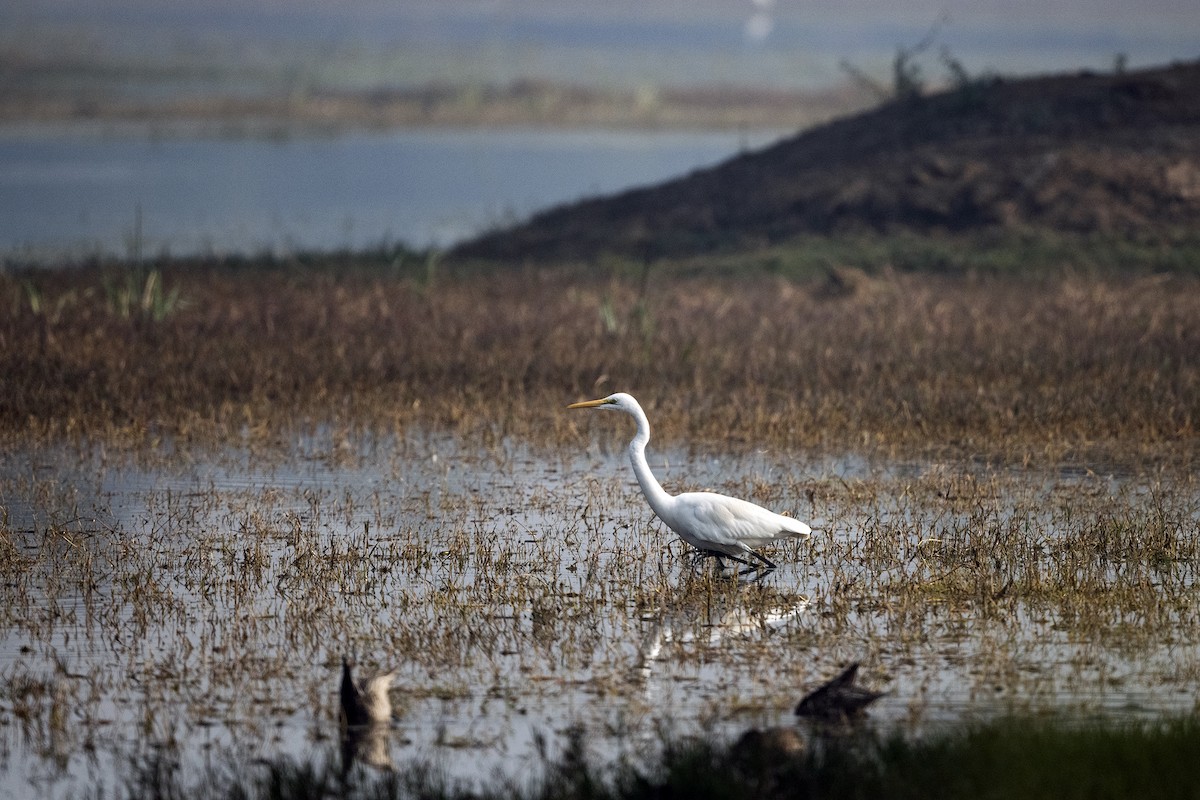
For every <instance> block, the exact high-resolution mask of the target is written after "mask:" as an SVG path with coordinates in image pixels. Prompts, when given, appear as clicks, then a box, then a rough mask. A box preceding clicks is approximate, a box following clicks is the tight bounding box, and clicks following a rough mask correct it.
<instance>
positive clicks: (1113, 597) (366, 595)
mask: <svg viewBox="0 0 1200 800" xmlns="http://www.w3.org/2000/svg"><path fill="white" fill-rule="evenodd" d="M651 464H652V466H653V467H654V469H655V470H656V472H657V473H658V474H659V475H660V477H661V478H662V480H663V482H664V484H665V485H666V486H667V488H668V489H669V490H672V491H679V490H682V489H685V488H686V489H696V488H709V489H715V490H718V491H724V492H728V493H731V494H738V495H740V496H744V497H750V498H752V499H754V500H756V501H758V502H760V503H762V504H764V505H768V506H770V507H772V508H776V509H778V510H781V511H787V512H788V513H792V514H795V515H796V516H799V517H802V518H805V519H810V520H813V521H814V523H815V524H816V525H817V526H818V530H817V532H816V533H815V534H814V536H813V539H812V540H811V541H809V542H794V543H789V544H787V545H785V546H782V547H778V548H775V549H774V550H773V551H772V553H771V557H772V559H773V560H775V561H777V562H778V563H779V565H780V568H779V569H778V570H776V571H775V572H772V573H769V574H767V575H764V576H761V577H760V576H754V577H756V578H758V579H756V580H750V579H749V577H750V576H747V577H746V578H744V579H743V580H741V581H739V580H737V579H736V577H734V576H731V575H718V574H715V573H714V572H713V571H712V567H711V565H705V566H703V567H701V568H699V569H697V568H696V567H694V566H693V564H692V560H691V558H690V556H689V553H688V552H687V549H686V548H685V547H684V546H683V545H682V544H681V543H680V542H679V541H678V540H677V539H676V538H675V537H674V536H673V535H672V534H670V532H669V531H665V530H664V529H662V527H661V525H660V524H658V523H657V522H656V521H655V520H654V518H653V516H652V515H651V513H650V512H649V509H648V508H647V507H646V505H645V503H644V501H643V499H642V498H641V496H640V494H639V493H638V490H637V487H636V484H635V483H634V481H633V478H632V474H631V472H630V470H629V468H628V464H627V463H625V460H624V455H623V452H622V448H620V447H619V446H610V444H609V443H608V442H607V441H606V440H605V441H597V442H594V443H592V444H591V445H590V446H584V447H582V448H579V449H577V450H572V449H569V448H568V449H565V450H564V451H562V452H561V453H547V452H546V451H544V450H541V449H538V448H534V447H530V446H527V445H524V444H522V443H520V442H512V441H503V442H501V443H499V444H495V445H491V446H486V447H485V446H483V445H481V444H480V443H476V442H469V441H462V440H458V439H455V438H453V437H451V436H448V435H444V434H423V433H412V434H410V435H408V436H405V437H402V438H399V439H398V438H396V437H394V436H382V435H380V436H375V435H369V434H368V435H361V436H346V435H344V434H334V433H333V432H331V431H330V432H325V433H322V434H318V435H316V436H311V437H310V436H304V437H299V436H298V437H296V438H295V439H294V440H293V441H291V442H288V443H283V444H282V445H281V446H279V447H273V448H269V449H268V450H266V451H264V450H263V449H262V448H261V447H257V446H249V445H247V446H246V447H234V448H230V449H227V450H223V451H194V450H191V449H188V448H186V447H182V446H180V447H179V448H174V447H173V446H172V445H171V444H170V443H168V444H167V445H165V446H164V449H163V450H162V451H161V452H160V453H158V454H152V456H151V457H150V458H141V459H129V458H116V457H110V456H108V455H106V453H105V452H104V450H103V448H99V447H96V448H94V449H93V448H90V447H86V446H85V447H83V448H82V449H79V448H76V447H73V446H64V447H61V448H51V449H39V450H32V451H28V452H20V451H15V452H7V453H4V454H3V455H2V456H0V505H2V506H3V511H4V515H3V521H4V525H3V528H2V533H3V538H2V539H0V544H2V545H4V546H5V547H6V551H5V556H6V563H8V567H7V568H6V572H5V574H4V576H3V577H4V582H3V589H2V595H0V599H2V601H3V610H2V611H0V672H2V673H3V674H4V675H5V677H6V679H7V685H8V691H7V692H6V693H5V695H3V696H0V794H5V793H7V794H15V795H17V796H20V795H23V794H29V793H36V794H39V795H42V796H57V795H67V794H72V793H77V792H78V791H79V790H80V788H81V787H85V786H86V787H96V786H100V787H103V786H112V785H116V784H119V782H120V780H121V776H122V775H125V774H126V773H127V770H128V767H129V764H130V762H131V761H134V762H135V761H137V760H138V759H146V758H151V757H153V756H155V754H166V755H168V756H169V757H171V758H172V759H178V760H179V761H180V763H182V764H183V765H184V768H185V772H186V771H189V770H190V771H191V772H190V773H189V774H195V775H199V774H201V773H202V771H203V769H204V767H205V765H206V764H209V763H213V759H216V760H217V762H218V763H219V761H220V759H223V758H229V759H234V760H241V761H243V762H246V763H248V762H249V761H250V760H252V759H254V758H275V757H278V756H280V755H293V756H295V757H298V758H311V757H316V758H329V759H333V760H336V759H337V757H338V756H337V755H336V754H337V752H338V742H339V728H338V724H337V696H336V689H337V680H338V676H339V666H340V659H341V657H342V656H343V655H345V654H351V655H353V656H354V657H356V658H357V660H358V662H359V663H360V665H361V666H362V668H363V669H364V670H371V669H376V668H388V667H393V666H394V667H398V668H399V670H400V677H399V679H398V682H397V683H398V685H397V689H396V690H395V691H394V692H393V697H394V700H395V702H396V705H397V712H398V716H397V720H396V723H395V725H394V726H393V727H392V729H391V730H390V732H389V733H388V734H387V735H386V736H385V737H384V738H383V740H382V741H381V742H380V743H378V744H379V745H380V750H379V752H378V753H377V754H376V756H377V757H378V760H382V761H386V762H391V763H394V764H398V765H401V764H404V763H408V762H410V761H413V760H417V761H423V762H426V763H434V764H437V765H440V766H441V767H442V768H444V769H445V770H446V771H447V773H448V774H450V775H452V776H457V777H458V778H461V779H462V780H464V781H469V780H475V779H478V778H480V776H483V777H484V778H485V779H489V778H491V777H492V776H493V775H504V776H509V777H512V776H519V775H529V774H531V773H532V772H535V771H536V770H537V769H538V768H539V765H540V764H541V760H540V756H539V747H540V745H539V741H545V742H548V743H549V745H548V746H549V747H550V748H551V751H552V752H553V751H554V749H555V748H557V747H558V746H559V745H560V744H561V741H562V736H563V735H565V734H566V732H567V731H569V730H570V729H572V728H574V727H581V728H582V729H584V730H585V731H587V736H588V742H589V747H590V748H591V751H592V754H593V755H594V756H595V757H597V758H600V759H604V760H610V759H615V758H629V759H636V758H639V757H641V754H644V753H647V752H653V750H654V748H655V747H656V746H657V745H658V744H659V743H660V742H661V740H660V738H659V736H660V731H661V730H663V729H664V728H665V729H668V730H672V731H674V732H676V733H677V734H679V735H684V734H690V733H708V734H710V735H714V736H718V737H724V736H734V735H736V734H737V733H738V732H739V731H740V730H743V729H745V728H746V727H749V726H753V725H771V724H792V722H791V713H790V712H791V708H792V707H793V706H794V704H795V702H796V701H797V700H798V699H799V697H800V695H801V694H802V693H803V692H804V691H807V690H809V689H811V688H813V687H815V686H816V685H818V684H819V683H820V682H821V681H822V680H824V679H825V678H827V677H829V676H830V675H832V674H833V673H834V672H835V671H836V670H837V669H838V667H839V666H841V665H844V664H846V663H849V662H850V661H861V662H862V663H863V680H864V682H866V683H868V684H870V685H874V686H876V687H877V688H884V689H887V690H888V692H889V694H888V695H887V697H885V698H884V699H883V700H881V701H880V702H879V704H878V705H877V706H876V707H874V709H873V713H872V724H876V725H879V726H883V727H889V726H903V727H905V728H910V729H914V730H921V729H923V728H924V727H926V726H928V725H931V724H940V723H942V722H947V721H949V722H954V721H960V720H962V719H964V718H967V719H969V718H972V717H976V716H980V717H982V716H987V715H991V714H995V713H999V712H1002V711H1006V710H1014V709H1016V710H1020V709H1029V708H1033V709H1046V708H1071V709H1076V710H1080V711H1082V712H1083V713H1089V714H1090V713H1108V714H1114V713H1115V714H1122V715H1128V714H1135V715H1140V716H1154V715H1157V714H1162V713H1171V712H1175V711H1180V710H1190V709H1191V707H1192V703H1193V701H1192V699H1191V693H1190V691H1188V689H1189V687H1190V686H1191V685H1193V683H1194V681H1192V680H1191V679H1190V677H1189V676H1190V675H1192V674H1193V673H1194V671H1195V669H1196V663H1195V661H1194V653H1195V652H1196V650H1195V648H1196V645H1197V644H1200V628H1198V625H1197V621H1196V620H1195V619H1194V618H1193V617H1194V615H1193V614H1192V612H1191V611H1190V608H1191V606H1190V597H1191V587H1192V586H1193V585H1194V580H1195V574H1194V573H1195V562H1194V561H1188V560H1184V559H1177V560H1172V559H1171V558H1169V557H1168V556H1167V555H1165V554H1164V556H1163V557H1162V558H1161V559H1160V558H1157V557H1156V558H1154V559H1151V560H1149V561H1145V560H1143V559H1142V558H1141V557H1139V556H1135V555H1132V554H1131V553H1132V550H1131V549H1129V548H1127V547H1124V546H1122V547H1113V549H1112V553H1111V554H1110V555H1105V556H1104V557H1102V558H1097V557H1095V556H1094V555H1089V553H1092V554H1094V553H1095V552H1096V548H1097V547H1098V546H1099V547H1107V546H1108V545H1105V544H1104V541H1105V540H1104V539H1103V538H1100V539H1094V540H1093V539H1089V538H1088V537H1095V536H1097V535H1103V536H1108V535H1109V534H1106V533H1104V532H1105V531H1108V530H1110V529H1111V530H1113V531H1116V533H1113V534H1111V535H1114V536H1119V535H1122V534H1120V532H1119V531H1120V529H1121V526H1125V527H1127V528H1130V530H1129V531H1127V535H1130V536H1137V537H1143V538H1145V537H1146V536H1150V535H1152V534H1156V532H1158V531H1160V530H1167V531H1175V532H1177V533H1180V534H1182V533H1184V532H1186V531H1189V530H1190V531H1193V532H1194V530H1195V526H1196V524H1197V520H1198V519H1200V512H1198V510H1197V509H1198V506H1200V503H1198V502H1197V493H1196V490H1195V487H1194V485H1191V484H1190V483H1189V482H1188V480H1187V478H1186V476H1184V477H1183V478H1180V479H1176V478H1171V477H1170V476H1165V477H1164V476H1162V475H1157V476H1143V475H1137V474H1121V473H1116V472H1106V471H1100V472H1099V473H1097V472H1096V471H1087V470H1062V471H1055V472H1052V473H1044V472H1027V471H1023V470H1007V471H1000V472H997V471H994V470H991V469H989V468H987V467H986V466H982V465H971V464H969V463H968V464H965V465H960V464H939V463H923V464H922V463H915V462H909V463H905V464H894V463H875V462H872V461H870V460H867V459H863V458H860V457H857V456H848V457H842V456H814V455H805V454H796V453H781V452H773V451H737V452H729V453H717V454H713V453H708V454H705V453H694V452H688V451H686V450H672V449H658V450H653V448H652V453H651ZM1156 517H1157V518H1161V519H1165V520H1166V522H1167V524H1166V525H1165V526H1161V525H1160V524H1159V523H1157V522H1154V521H1153V520H1154V519H1155V518H1156ZM1106 526H1107V527H1106ZM1139 526H1141V527H1139ZM1075 539H1084V540H1086V541H1084V543H1083V544H1082V545H1079V546H1076V545H1074V544H1072V542H1073V540H1075ZM1130 541H1132V540H1130ZM980 547H984V549H980ZM1122 554H1124V555H1122ZM1038 574H1044V576H1045V578H1046V579H1045V580H1044V581H1042V582H1039V579H1038V577H1037V575H1038ZM1006 576H1008V578H1009V579H1010V580H1012V579H1014V578H1015V581H1016V587H1017V588H1013V585H1012V584H1010V585H1007V586H1006V585H1005V579H1006ZM972 581H975V582H980V581H982V582H985V583H987V585H986V586H984V587H983V589H982V590H980V591H976V589H975V588H972V586H971V585H970V584H971V582H972ZM1072 581H1074V582H1075V583H1076V587H1075V589H1074V590H1073V591H1065V590H1064V586H1065V584H1066V583H1069V582H1072ZM964 587H965V588H964ZM364 760H366V759H364ZM356 768H359V769H371V767H367V766H363V765H361V764H360V765H359V766H358V767H356Z"/></svg>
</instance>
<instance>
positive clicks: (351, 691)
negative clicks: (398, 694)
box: [341, 657, 396, 727]
mask: <svg viewBox="0 0 1200 800" xmlns="http://www.w3.org/2000/svg"><path fill="white" fill-rule="evenodd" d="M395 677H396V672H395V671H392V672H385V673H383V674H382V675H376V676H375V677H373V678H369V679H368V680H365V681H363V682H362V683H361V684H358V683H355V682H354V678H353V677H352V676H351V675H350V660H349V659H347V658H345V657H343V658H342V689H341V698H342V713H343V714H345V716H346V724H347V725H348V726H351V727H355V726H359V725H374V724H376V723H380V722H390V721H391V719H392V701H391V699H390V698H389V697H388V689H390V688H391V687H392V679H394V678H395Z"/></svg>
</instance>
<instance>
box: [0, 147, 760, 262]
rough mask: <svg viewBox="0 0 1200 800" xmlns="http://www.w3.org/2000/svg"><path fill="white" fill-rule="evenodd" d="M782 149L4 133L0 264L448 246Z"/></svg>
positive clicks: (0, 163)
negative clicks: (559, 207)
mask: <svg viewBox="0 0 1200 800" xmlns="http://www.w3.org/2000/svg"><path fill="white" fill-rule="evenodd" d="M778 136H779V134H778V133H777V132H769V131H754V132H742V133H739V132H737V131H723V132H722V131H716V132H710V131H568V130H507V131H505V130H501V131H496V130H459V129H418V130H403V131H391V132H375V133H372V132H346V133H342V134H339V135H329V136H320V135H312V134H307V135H305V134H302V133H301V134H297V133H294V132H293V133H290V134H286V135H284V134H280V135H279V136H276V137H272V136H266V135H248V134H247V133H246V132H244V131H243V132H238V131H234V132H231V133H229V134H228V135H222V134H221V132H220V131H217V132H208V133H204V132H196V131H189V130H187V129H183V130H173V129H170V128H167V129H164V130H163V131H160V132H156V131H155V130H153V129H147V128H145V127H144V126H143V127H140V128H139V127H127V128H119V127H118V128H113V129H107V128H98V129H96V130H88V129H81V128H79V127H78V126H76V127H74V128H53V127H48V126H41V127H39V126H30V127H27V128H10V129H8V130H6V131H4V132H2V133H0V209H4V213H3V214H0V257H8V258H14V259H18V260H32V261H38V260H46V259H53V258H68V259H69V258H76V259H78V258H84V257H89V256H93V255H116V256H121V257H131V256H144V257H151V256H155V255H158V254H160V253H164V252H166V253H170V254H172V255H176V256H178V255H192V254H217V255H221V254H226V253H254V252H273V253H288V252H295V251H305V250H326V251H327V250H339V249H342V248H346V249H363V248H370V247H378V246H383V245H388V244H395V243H398V242H402V243H405V244H408V245H410V246H413V247H420V248H424V247H444V246H446V245H449V244H453V243H454V242H456V241H459V240H461V239H463V238H465V237H468V236H470V235H473V234H477V233H480V232H482V231H484V230H485V229H487V228H489V227H494V226H498V225H501V224H505V223H511V222H514V221H516V220H517V219H519V218H523V217H525V216H527V215H529V214H531V213H533V212H534V211H536V210H539V209H542V208H545V207H547V206H550V205H553V204H556V203H562V202H569V201H572V200H577V199H580V198H582V197H585V196H590V195H596V194H603V193H609V192H615V191H619V190H623V189H627V188H631V187H634V186H641V185H647V184H652V183H655V182H658V181H662V180H666V179H668V178H671V177H675V176H677V175H680V174H683V173H686V172H688V171H690V170H693V169H697V168H699V167H703V166H709V165H712V164H715V163H717V162H719V161H722V160H724V159H726V158H729V157H732V156H734V155H736V154H737V153H739V152H741V151H743V150H745V149H748V148H752V147H757V146H761V145H762V144H764V143H767V142H770V141H772V140H773V139H775V138H778Z"/></svg>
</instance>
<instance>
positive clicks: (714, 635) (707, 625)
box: [637, 592, 809, 680]
mask: <svg viewBox="0 0 1200 800" xmlns="http://www.w3.org/2000/svg"><path fill="white" fill-rule="evenodd" d="M744 600H745V598H744V597H742V596H741V594H740V593H737V594H734V595H732V596H730V597H729V598H728V600H726V601H724V602H723V601H722V600H721V599H720V598H714V597H712V596H709V595H706V596H705V597H704V598H702V600H701V599H696V600H693V601H691V602H688V601H681V602H676V603H670V604H667V605H665V606H663V607H662V608H661V609H660V611H659V613H658V614H657V616H656V618H655V619H654V621H653V623H652V625H651V627H650V629H649V630H648V631H647V633H646V635H645V637H643V639H642V644H641V646H640V647H639V648H638V656H637V671H638V674H639V677H640V678H641V679H642V680H647V679H649V678H650V677H651V673H652V671H653V670H654V667H655V664H657V663H661V662H665V661H666V660H667V659H668V656H670V655H671V652H672V648H677V649H680V650H683V649H686V648H688V646H689V645H693V646H699V647H712V646H715V645H717V644H718V643H719V642H721V641H722V640H725V639H730V638H735V637H739V636H741V637H748V636H758V635H769V634H770V633H772V632H774V631H776V630H779V629H781V628H785V627H787V626H788V625H789V624H791V623H792V622H794V621H795V620H796V619H798V618H799V617H800V615H801V614H803V613H804V611H805V610H806V609H807V608H808V604H809V600H808V598H807V597H803V596H787V595H784V594H782V593H778V592H773V593H770V594H767V595H766V596H765V598H764V599H760V600H758V601H756V602H755V603H754V604H753V605H752V606H751V605H746V604H744V603H743V602H742V601H744Z"/></svg>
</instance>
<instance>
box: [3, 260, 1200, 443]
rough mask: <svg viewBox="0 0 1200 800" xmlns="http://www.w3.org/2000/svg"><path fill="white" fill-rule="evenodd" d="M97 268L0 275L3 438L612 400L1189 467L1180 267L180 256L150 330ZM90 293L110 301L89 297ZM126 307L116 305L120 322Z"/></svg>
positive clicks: (768, 435)
mask: <svg viewBox="0 0 1200 800" xmlns="http://www.w3.org/2000/svg"><path fill="white" fill-rule="evenodd" d="M112 280H113V278H112V276H106V275H104V274H101V273H99V272H44V273H37V274H33V275H28V276H24V277H19V278H18V277H12V276H5V277H3V278H0V309H3V310H4V316H3V318H2V319H0V374H3V375H4V384H5V389H4V392H3V393H0V434H2V435H3V436H5V437H13V438H20V439H22V440H24V441H30V440H31V439H33V438H37V437H59V436H62V435H68V436H75V435H86V436H88V437H97V438H102V439H105V440H108V441H110V442H113V443H118V444H119V443H125V444H130V445H134V446H140V445H144V444H147V443H153V442H155V441H158V440H159V439H160V438H161V437H164V436H173V437H193V438H197V439H200V440H206V439H214V440H219V439H225V438H228V437H232V436H237V437H243V436H247V435H249V436H252V437H255V436H259V435H262V436H273V435H277V434H279V433H281V432H285V431H287V430H289V429H290V428H292V427H294V426H296V425H301V426H305V425H320V424H330V425H333V426H347V427H358V426H367V427H374V428H380V427H382V428H385V429H389V428H404V427H406V426H410V425H434V426H448V427H450V428H453V429H459V430H461V431H463V432H467V431H470V432H474V433H479V434H483V435H485V436H503V435H508V434H517V435H522V436H532V437H534V438H541V437H543V436H545V437H550V440H558V439H561V438H562V437H563V436H566V435H569V434H570V433H571V432H572V431H573V430H574V429H575V426H576V425H579V424H580V418H579V417H578V416H573V415H569V414H565V413H563V410H562V409H563V406H564V405H565V404H566V403H567V402H569V401H572V400H577V399H580V398H584V397H591V396H599V395H602V394H607V393H609V392H612V391H618V390H624V391H630V392H632V393H634V394H636V395H638V396H639V398H640V399H641V400H642V401H643V403H644V404H645V405H646V406H647V408H648V411H649V414H650V418H651V421H652V423H653V424H654V425H655V432H656V437H658V438H659V440H660V441H667V440H672V439H676V440H678V439H683V438H690V439H693V440H697V441H710V442H716V441H721V442H725V443H726V444H728V443H730V442H733V443H738V442H745V443H753V444H767V445H774V446H780V447H801V448H818V447H820V448H831V449H851V450H875V451H879V450H882V451H885V452H890V453H893V454H896V453H904V452H916V451H920V452H925V453H929V452H938V451H942V452H957V453H967V454H980V455H984V456H987V457H1001V458H1007V459H1039V460H1040V459H1042V458H1052V459H1056V460H1057V459H1061V458H1066V457H1073V456H1082V455H1085V454H1086V455H1090V456H1095V455H1099V456H1102V457H1108V458H1111V457H1114V456H1120V457H1124V456H1125V455H1136V456H1142V457H1148V458H1159V457H1167V456H1178V457H1183V458H1186V459H1190V458H1191V457H1192V455H1193V454H1194V451H1195V445H1196V434H1197V424H1198V421H1200V360H1198V359H1197V358H1196V355H1195V354H1196V353H1200V291H1197V289H1198V288H1200V285H1198V284H1197V281H1196V280H1195V279H1194V278H1188V277H1167V276H1162V277H1153V278H1146V277H1142V278H1132V277H1129V278H1122V277H1109V278H1103V279H1097V278H1083V277H1071V276H1057V277H1053V278H1045V279H1031V278H1010V279H1001V278H987V279H981V278H969V277H950V276H930V275H909V274H904V275H887V276H884V277H875V278H870V279H865V280H862V281H858V282H856V283H855V285H854V286H852V287H851V288H850V290H848V291H846V292H840V293H830V292H828V291H826V290H825V287H821V286H815V285H813V286H809V285H805V284H801V283H795V282H789V281H787V280H784V279H781V278H773V277H768V276H758V277H753V278H745V279H733V278H718V277H691V278H668V277H667V276H665V275H664V276H652V279H651V280H650V282H649V285H648V288H647V290H646V291H645V294H644V296H641V297H640V296H639V295H640V290H639V286H638V282H637V281H636V280H622V279H618V278H612V277H609V276H607V275H606V276H602V277H597V276H595V275H590V276H589V275H584V274H582V273H579V272H574V273H571V272H566V271H558V272H551V271H547V272H534V271H524V272H515V271H514V272H510V271H506V272H496V273H491V274H473V275H470V276H463V277H449V276H438V280H437V281H436V282H433V281H429V280H427V279H425V278H424V277H423V278H420V279H418V278H413V277H411V276H407V275H402V274H397V273H395V272H394V271H393V272H389V271H386V270H380V271H377V272H371V271H368V270H363V269H348V270H342V271H336V270H333V269H312V268H308V269H299V268H278V269H249V268H247V269H241V270H236V269H229V268H216V267H212V268H210V267H198V266H194V265H193V266H190V267H186V268H185V267H181V266H180V267H176V268H171V269H165V270H164V271H163V283H164V284H165V286H166V287H168V288H169V289H170V290H172V291H174V290H178V292H179V298H180V300H179V304H178V307H176V308H173V309H172V310H171V313H169V314H168V315H166V317H165V318H164V319H162V320H158V321H156V320H155V319H153V316H152V315H151V314H149V313H133V314H131V315H129V316H128V317H123V316H121V315H120V314H117V313H114V310H113V304H112V302H111V292H110V295H108V296H106V293H105V286H106V285H110V284H111V281H112ZM106 298H107V299H106ZM135 311H136V310H135Z"/></svg>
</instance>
